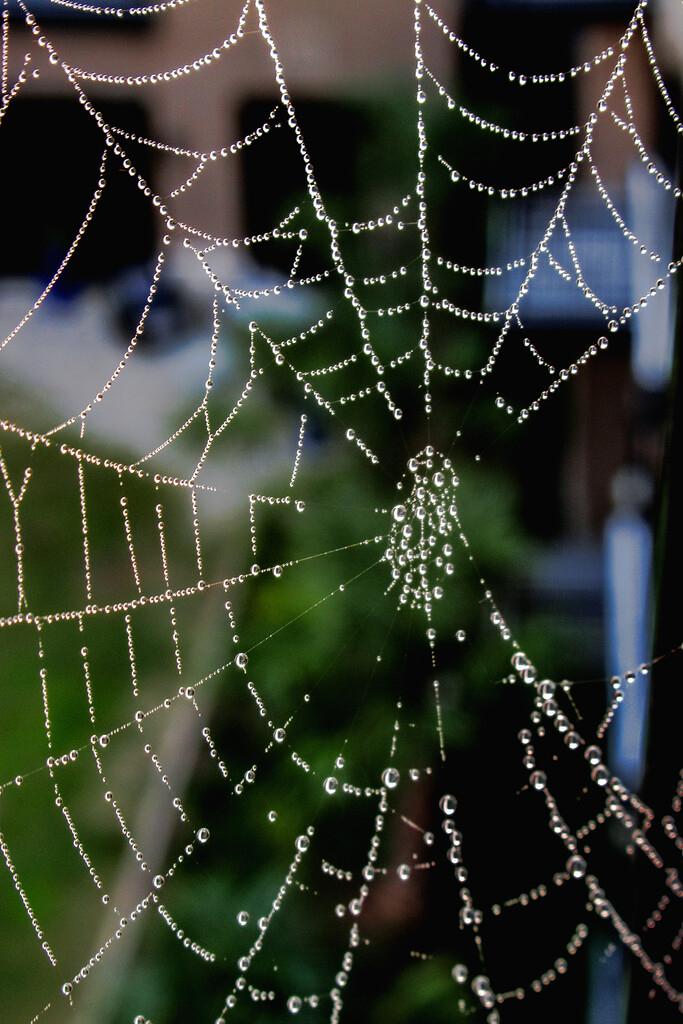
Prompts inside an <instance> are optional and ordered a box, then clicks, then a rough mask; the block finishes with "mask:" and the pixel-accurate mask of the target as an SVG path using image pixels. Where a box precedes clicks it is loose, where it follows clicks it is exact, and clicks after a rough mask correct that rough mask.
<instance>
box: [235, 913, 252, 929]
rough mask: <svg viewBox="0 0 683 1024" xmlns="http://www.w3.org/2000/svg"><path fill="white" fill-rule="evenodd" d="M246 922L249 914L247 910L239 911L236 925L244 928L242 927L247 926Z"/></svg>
mask: <svg viewBox="0 0 683 1024" xmlns="http://www.w3.org/2000/svg"><path fill="white" fill-rule="evenodd" d="M248 921H249V912H248V911H247V910H240V912H239V914H238V915H237V923H238V924H241V925H242V927H244V925H245V924H247V922H248Z"/></svg>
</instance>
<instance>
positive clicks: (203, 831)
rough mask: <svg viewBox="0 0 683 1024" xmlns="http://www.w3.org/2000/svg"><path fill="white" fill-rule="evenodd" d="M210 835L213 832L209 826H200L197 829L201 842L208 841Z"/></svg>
mask: <svg viewBox="0 0 683 1024" xmlns="http://www.w3.org/2000/svg"><path fill="white" fill-rule="evenodd" d="M210 835H211V833H210V832H209V830H208V828H200V829H199V830H198V831H197V839H198V840H199V842H200V843H206V842H208V840H209V837H210Z"/></svg>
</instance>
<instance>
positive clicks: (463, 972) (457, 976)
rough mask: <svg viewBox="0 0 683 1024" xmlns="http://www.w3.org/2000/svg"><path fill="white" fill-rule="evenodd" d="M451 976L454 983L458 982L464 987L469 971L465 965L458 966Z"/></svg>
mask: <svg viewBox="0 0 683 1024" xmlns="http://www.w3.org/2000/svg"><path fill="white" fill-rule="evenodd" d="M451 975H452V976H453V981H457V983H458V984H459V985H464V984H465V982H466V981H467V977H468V975H469V971H468V970H467V968H466V967H465V965H464V964H456V965H455V967H454V968H453V970H452V971H451Z"/></svg>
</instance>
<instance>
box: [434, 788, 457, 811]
mask: <svg viewBox="0 0 683 1024" xmlns="http://www.w3.org/2000/svg"><path fill="white" fill-rule="evenodd" d="M457 806H458V801H457V800H456V799H455V797H454V796H453V795H452V794H451V793H445V794H444V795H443V796H442V797H441V799H440V800H439V807H440V808H441V810H442V811H443V813H444V814H447V815H449V816H450V815H451V814H455V808H456V807H457Z"/></svg>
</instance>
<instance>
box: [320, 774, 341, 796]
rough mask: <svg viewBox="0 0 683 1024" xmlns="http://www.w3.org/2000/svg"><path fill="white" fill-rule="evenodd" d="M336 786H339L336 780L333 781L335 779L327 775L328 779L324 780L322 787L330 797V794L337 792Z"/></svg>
mask: <svg viewBox="0 0 683 1024" xmlns="http://www.w3.org/2000/svg"><path fill="white" fill-rule="evenodd" d="M338 786H339V782H338V780H337V779H335V777H334V776H333V775H328V777H327V778H326V779H325V781H324V783H323V787H324V789H325V792H326V793H329V794H330V796H331V795H332V793H336V792H337V787H338Z"/></svg>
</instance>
